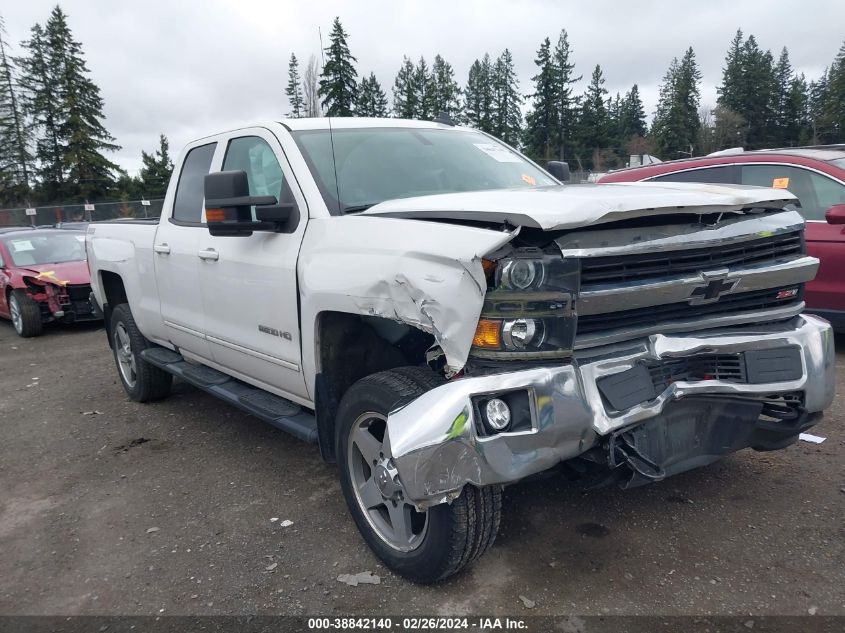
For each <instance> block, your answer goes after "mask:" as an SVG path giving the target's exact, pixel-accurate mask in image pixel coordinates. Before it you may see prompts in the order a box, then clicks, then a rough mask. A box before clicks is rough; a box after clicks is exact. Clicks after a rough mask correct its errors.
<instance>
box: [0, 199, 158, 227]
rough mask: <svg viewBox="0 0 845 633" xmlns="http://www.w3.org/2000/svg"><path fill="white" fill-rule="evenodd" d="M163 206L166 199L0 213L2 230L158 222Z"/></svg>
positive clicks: (0, 211)
mask: <svg viewBox="0 0 845 633" xmlns="http://www.w3.org/2000/svg"><path fill="white" fill-rule="evenodd" d="M163 204H164V199H163V198H158V199H153V200H129V201H126V202H98V203H96V204H52V205H47V206H42V207H32V208H30V209H26V208H23V207H22V208H19V209H0V227H2V226H29V225H32V226H53V225H55V224H61V223H64V222H96V221H97V220H113V219H114V218H157V217H159V216H160V215H161V207H162V205H163ZM33 211H34V215H33Z"/></svg>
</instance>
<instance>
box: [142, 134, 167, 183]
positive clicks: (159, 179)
mask: <svg viewBox="0 0 845 633" xmlns="http://www.w3.org/2000/svg"><path fill="white" fill-rule="evenodd" d="M141 163H142V164H143V167H141V171H140V174H139V176H140V177H141V183H142V185H143V193H144V194H145V195H147V196H150V197H163V196H164V194H165V192H166V191H167V185H168V183H169V182H170V176H171V174H172V173H173V160H171V158H170V143H169V142H168V140H167V137H166V136H165V135H164V134H160V135H159V137H158V149H157V150H155V152H153V153H152V154H147V152H145V151H143V150H141Z"/></svg>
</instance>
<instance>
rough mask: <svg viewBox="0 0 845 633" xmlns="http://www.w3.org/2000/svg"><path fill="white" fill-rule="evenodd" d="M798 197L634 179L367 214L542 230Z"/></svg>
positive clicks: (387, 206)
mask: <svg viewBox="0 0 845 633" xmlns="http://www.w3.org/2000/svg"><path fill="white" fill-rule="evenodd" d="M795 201H796V198H795V196H794V195H792V194H791V193H789V192H788V191H787V190H785V189H767V188H764V187H751V186H747V185H710V184H702V183H680V182H665V183H653V182H635V183H608V184H601V185H599V184H584V185H564V186H552V187H538V188H536V189H529V188H520V189H497V190H493V191H477V192H468V193H447V194H439V195H433V196H420V197H416V198H403V199H398V200H388V201H386V202H382V203H380V204H377V205H375V206H372V207H370V208H369V209H367V210H366V211H364V212H362V214H363V215H383V216H389V217H397V218H416V219H420V220H426V219H432V220H433V219H447V220H470V221H481V222H508V223H509V224H511V225H513V226H526V227H533V228H539V229H543V230H547V231H548V230H555V229H572V228H578V227H583V226H589V225H592V224H602V223H606V222H615V221H618V220H624V219H628V218H636V217H643V216H649V215H660V214H664V213H679V212H682V213H683V212H686V213H711V212H731V211H740V210H741V209H743V208H747V207H753V206H766V207H775V208H777V207H782V206H784V205H786V204H789V203H794V202H795Z"/></svg>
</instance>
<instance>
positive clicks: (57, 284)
mask: <svg viewBox="0 0 845 633" xmlns="http://www.w3.org/2000/svg"><path fill="white" fill-rule="evenodd" d="M22 279H23V283H24V287H25V288H24V289H25V291H26V294H27V296H28V297H29V298H30V299H32V300H33V301H35V302H36V303H38V305H39V306H40V308H41V320H42V322H44V323H49V322H51V321H58V322H61V323H74V322H77V321H90V320H95V319H97V318H101V317H99V316H98V315H97V312H96V309H95V307H94V304H93V303H92V301H91V285H90V284H70V283H68V282H67V281H65V280H62V279H59V278H58V277H56V275H55V274H53V273H50V272H49V271H48V272H47V273H43V272H41V273H38V274H37V275H31V276H24V277H23V278H22Z"/></svg>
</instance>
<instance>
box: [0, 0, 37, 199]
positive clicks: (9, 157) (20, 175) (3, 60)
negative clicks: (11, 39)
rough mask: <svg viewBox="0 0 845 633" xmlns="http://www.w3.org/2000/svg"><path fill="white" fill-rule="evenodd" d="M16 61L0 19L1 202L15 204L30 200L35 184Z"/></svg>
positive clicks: (28, 131) (27, 126)
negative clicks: (31, 190)
mask: <svg viewBox="0 0 845 633" xmlns="http://www.w3.org/2000/svg"><path fill="white" fill-rule="evenodd" d="M20 91H21V88H20V86H19V84H18V79H17V73H16V68H15V65H14V61H13V60H12V58H11V56H10V54H9V46H8V44H7V43H6V29H5V25H4V23H3V18H2V16H0V192H2V193H0V203H4V204H15V203H18V202H21V201H25V200H27V199H28V198H29V193H30V186H31V185H32V182H31V180H30V178H31V175H32V173H31V171H32V154H31V153H30V150H29V143H30V136H31V135H30V128H29V125H28V123H27V121H26V119H25V118H24V113H23V108H22V105H21V101H20Z"/></svg>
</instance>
